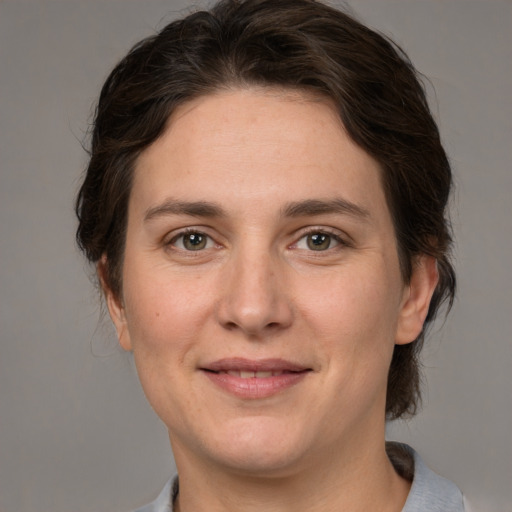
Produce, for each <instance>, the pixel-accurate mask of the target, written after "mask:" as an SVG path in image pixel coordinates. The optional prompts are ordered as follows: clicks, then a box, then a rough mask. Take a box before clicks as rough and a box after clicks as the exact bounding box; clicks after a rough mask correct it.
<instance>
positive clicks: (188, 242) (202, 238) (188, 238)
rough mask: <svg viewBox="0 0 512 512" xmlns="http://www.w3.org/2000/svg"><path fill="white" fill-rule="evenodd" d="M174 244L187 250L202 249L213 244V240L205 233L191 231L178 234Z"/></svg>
mask: <svg viewBox="0 0 512 512" xmlns="http://www.w3.org/2000/svg"><path fill="white" fill-rule="evenodd" d="M172 245H174V246H175V247H177V248H178V249H183V250H185V251H201V250H203V249H208V248H209V247H211V246H212V245H213V241H212V239H211V238H210V237H209V236H208V235H205V234H204V233H199V232H190V233H182V234H181V235H178V236H177V237H176V238H175V239H174V240H173V241H172Z"/></svg>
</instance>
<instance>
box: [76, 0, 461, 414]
mask: <svg viewBox="0 0 512 512" xmlns="http://www.w3.org/2000/svg"><path fill="white" fill-rule="evenodd" d="M254 85H256V86H264V87H265V86H266V87H279V88H284V89H293V90H299V91H300V90H302V91H305V92H312V93H314V94H315V95H317V96H318V95H320V96H323V97H325V98H326V99H328V100H329V101H330V103H331V104H334V105H335V108H336V109H337V111H338V113H339V116H340V119H341V120H342V122H343V124H344V126H345V128H346V130H347V132H348V134H349V135H350V137H351V138H352V139H353V140H354V141H355V142H356V143H357V144H358V145H359V146H360V147H361V148H363V149H364V150H365V151H366V152H367V153H368V154H369V155H371V156H372V157H373V158H375V159H376V160H377V161H378V162H379V164H380V166H381V169H382V177H381V178H382V183H383V187H384V191H385V194H386V199H387V203H388V207H389V209H390V211H391V215H392V219H393V223H394V228H395V233H396V238H397V247H398V253H399V259H400V266H401V272H402V276H403V279H404V281H405V282H408V281H409V280H410V277H411V273H412V268H413V265H414V261H415V257H416V256H418V255H421V254H427V255H430V256H433V257H434V258H436V260H437V265H438V269H439V276H440V278H439V283H438V285H437V288H436V290H435V292H434V295H433V298H432V301H431V303H430V309H429V312H428V315H427V319H426V321H425V325H424V328H423V331H422V333H421V334H420V335H419V336H418V338H417V339H416V340H415V341H414V342H413V343H409V344H406V345H396V346H395V349H394V353H393V358H392V362H391V367H390V370H389V379H388V390H387V400H386V414H387V417H388V418H389V419H394V418H398V417H400V416H403V415H406V414H410V415H412V414H414V413H415V412H416V410H417V406H418V403H419V400H420V368H419V360H418V355H419V352H420V350H421V346H422V344H423V339H424V334H425V328H426V326H427V325H428V324H429V323H430V322H432V320H433V319H434V317H435V315H436V313H437V311H438V309H439V307H440V305H441V304H442V303H443V302H444V301H445V300H446V299H448V303H449V305H451V303H452V301H453V297H454V293H455V274H454V270H453V267H452V265H451V264H450V260H449V248H450V244H451V235H450V226H449V222H448V220H447V212H446V208H447V201H448V197H449V193H450V187H451V170H450V165H449V162H448V159H447V157H446V154H445V151H444V150H443V147H442V145H441V142H440V138H439V132H438V128H437V125H436V123H435V121H434V120H433V118H432V115H431V113H430V111H429V107H428V104H427V100H426V95H425V91H424V88H423V85H422V83H421V81H420V80H419V78H418V73H417V72H416V71H415V69H414V67H413V65H412V64H411V62H410V61H409V59H408V58H407V56H406V55H405V54H404V52H403V51H402V50H401V49H400V48H399V47H398V46H396V45H395V44H394V43H393V42H392V41H390V40H389V39H387V38H386V37H384V36H382V35H380V34H378V33H376V32H375V31H372V30H370V29H369V28H367V27H366V26H364V25H362V24H361V23H359V22H358V21H357V20H355V19H354V18H353V17H351V16H349V15H347V14H346V13H343V12H341V11H339V10H336V9H334V8H332V7H329V6H327V5H325V4H322V3H320V2H316V1H313V0H246V1H242V0H222V1H220V2H219V3H217V4H215V5H214V6H213V8H212V9H211V10H209V11H200V12H196V13H194V14H191V15H189V16H187V17H185V18H184V19H180V20H177V21H174V22H172V23H170V24H169V25H167V26H166V27H165V28H164V29H163V30H161V31H160V32H159V33H158V34H156V35H154V36H152V37H149V38H147V39H145V40H143V41H141V42H140V43H139V44H137V45H136V46H135V47H134V48H133V49H132V50H131V51H130V52H129V53H128V55H126V57H125V58H124V59H122V60H121V62H119V64H117V66H116V67H115V68H114V70H113V71H112V73H111V74H110V76H109V77H108V79H107V80H106V82H105V84H104V86H103V88H102V90H101V95H100V98H99V102H98V105H97V109H96V114H95V119H94V125H93V131H92V143H91V150H90V161H89V165H88V168H87V172H86V175H85V178H84V181H83V184H82V187H81V189H80V191H79V193H78V197H77V200H76V212H77V216H78V219H79V226H78V230H77V240H78V244H79V246H80V248H81V249H82V250H83V251H84V252H85V254H86V256H87V258H88V259H89V260H90V261H91V262H94V263H98V262H99V261H100V259H101V258H102V257H103V258H105V261H106V264H105V268H104V272H105V273H104V275H103V279H104V280H105V284H106V285H107V286H108V287H109V288H110V290H111V291H112V292H113V293H114V294H115V295H117V296H120V295H121V292H122V280H121V275H122V272H121V271H122V265H123V251H124V243H125V234H126V224H127V209H128V200H129V197H130V189H131V185H132V180H133V171H134V166H135V163H136V161H137V157H138V156H139V155H140V153H141V152H142V151H143V150H144V149H145V148H147V147H148V146H149V145H150V144H151V143H153V142H154V141H155V140H156V139H157V138H158V137H159V136H160V135H161V134H162V132H163V131H164V129H165V127H166V123H167V121H168V119H169V117H170V116H171V115H172V113H173V112H174V110H175V109H176V107H178V106H179V105H182V104H183V103H185V102H187V101H190V100H192V99H194V98H197V97H199V96H204V95H207V94H210V93H213V92H215V91H218V90H220V89H225V88H244V87H250V86H254Z"/></svg>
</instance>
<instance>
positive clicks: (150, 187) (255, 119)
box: [132, 89, 387, 209]
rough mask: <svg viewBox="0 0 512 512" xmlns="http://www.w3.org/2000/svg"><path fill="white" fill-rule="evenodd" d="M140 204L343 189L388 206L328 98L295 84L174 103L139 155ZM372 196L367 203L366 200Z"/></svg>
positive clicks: (252, 199) (296, 196) (265, 198)
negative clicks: (171, 199)
mask: <svg viewBox="0 0 512 512" xmlns="http://www.w3.org/2000/svg"><path fill="white" fill-rule="evenodd" d="M132 192H133V196H134V198H135V199H137V201H138V202H140V203H141V204H146V205H148V204H150V203H155V202H158V201H163V200H165V198H166V196H172V197H178V198H183V199H189V198H190V199H201V200H212V198H213V199H214V200H215V201H219V202H221V203H223V204H226V205H227V206H228V207H233V208H235V207H248V206H250V205H253V206H255V207H258V205H261V204H262V203H268V202H269V201H272V202H273V203H274V204H276V205H278V204H282V203H284V202H290V201H300V200H306V199H311V198H322V199H329V198H330V197H334V196H336V197H338V196H347V199H349V200H350V201H352V202H358V203H361V204H362V206H363V207H365V205H367V206H369V205H372V207H373V206H375V207H377V208H385V209H387V208H386V205H385V200H384V194H383V191H382V187H381V183H380V167H379V165H378V163H377V162H376V161H375V160H374V159H373V158H372V157H370V156H369V155H368V154H367V153H366V152H365V151H364V150H363V149H361V148H360V147H359V146H357V145H356V144H355V143H354V142H353V141H352V140H351V139H350V137H349V136H348V135H347V133H346V131H345V129H344V127H343V125H342V123H341V121H340V119H339V116H338V115H337V113H336V111H335V109H334V107H333V106H332V105H331V104H329V103H328V102H327V101H326V100H324V99H320V98H318V97H314V96H312V95H305V94H302V93H298V92H294V91H282V90H269V89H249V90H234V91H223V92H219V93H216V94H212V95H208V96H204V97H200V98H198V99H195V100H193V101H190V102H188V103H185V104H184V105H182V106H180V107H179V108H178V109H177V110H176V111H175V112H174V114H173V115H172V117H171V119H170V120H169V123H168V126H167V128H166V130H165V132H164V133H163V134H162V136H161V137H160V138H159V139H158V140H157V141H156V142H154V143H153V144H152V145H151V146H150V147H149V148H147V149H146V150H145V151H144V152H143V153H142V154H141V156H140V157H139V159H138V161H137V165H136V169H135V180H134V188H133V191H132ZM372 203H373V204H372Z"/></svg>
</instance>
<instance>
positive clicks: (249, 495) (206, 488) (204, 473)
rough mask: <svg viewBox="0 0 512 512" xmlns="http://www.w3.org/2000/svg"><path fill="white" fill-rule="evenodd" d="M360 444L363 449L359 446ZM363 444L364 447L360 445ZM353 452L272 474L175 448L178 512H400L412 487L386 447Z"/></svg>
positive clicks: (324, 456) (312, 459) (380, 445)
mask: <svg viewBox="0 0 512 512" xmlns="http://www.w3.org/2000/svg"><path fill="white" fill-rule="evenodd" d="M355 446H358V445H357V444H355ZM359 446H361V445H359ZM363 446H365V449H364V450H362V451H361V450H359V452H358V453H351V450H345V451H344V453H339V454H338V453H337V454H336V456H335V457H334V456H332V453H330V454H315V455H314V456H312V457H310V458H309V459H308V460H307V461H306V462H305V463H304V464H302V467H299V469H297V467H295V468H294V470H293V471H281V472H279V473H275V474H272V475H269V474H268V473H266V474H264V475H261V474H260V475H251V474H243V473H240V472H239V471H237V470H235V469H230V468H226V467H223V468H219V467H218V466H216V465H213V464H204V463H202V464H198V461H197V460H194V457H193V455H192V456H191V454H189V453H187V454H185V453H181V452H180V450H179V449H176V448H174V449H175V457H176V463H177V467H178V470H179V478H180V492H179V496H178V500H177V503H176V504H175V509H174V510H175V511H176V512H190V511H193V512H235V511H236V512H260V511H261V510H265V511H266V512H306V511H307V512H317V511H318V512H320V511H322V512H330V511H332V512H334V511H339V510H344V511H350V512H363V511H367V510H380V511H382V512H399V511H401V510H402V507H403V505H404V503H405V500H406V498H407V494H408V492H409V489H410V483H409V482H407V481H406V480H405V479H403V478H402V477H400V476H399V475H398V474H397V473H396V471H395V470H394V468H393V466H392V464H391V462H390V461H389V459H388V457H387V455H386V451H385V443H384V441H383V440H382V442H380V443H375V444H374V445H363Z"/></svg>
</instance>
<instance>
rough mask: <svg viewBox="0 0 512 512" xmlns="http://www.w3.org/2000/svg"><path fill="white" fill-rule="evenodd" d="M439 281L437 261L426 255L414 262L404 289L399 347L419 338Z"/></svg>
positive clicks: (399, 320)
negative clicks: (409, 278)
mask: <svg viewBox="0 0 512 512" xmlns="http://www.w3.org/2000/svg"><path fill="white" fill-rule="evenodd" d="M438 281H439V272H438V270H437V261H436V259H435V258H433V257H432V256H427V255H425V254H423V255H421V256H418V257H417V258H416V259H415V261H413V269H412V275H411V280H410V282H409V284H408V285H407V286H406V287H405V288H404V296H403V298H402V304H401V306H400V315H399V317H398V324H397V331H396V338H395V343H396V344H397V345H405V344H406V343H410V342H412V341H414V340H415V339H416V338H417V337H418V336H419V334H420V332H421V330H422V329H423V324H424V322H425V318H426V317H427V313H428V308H429V306H430V299H431V298H432V295H433V293H434V290H435V289H436V286H437V282H438Z"/></svg>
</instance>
